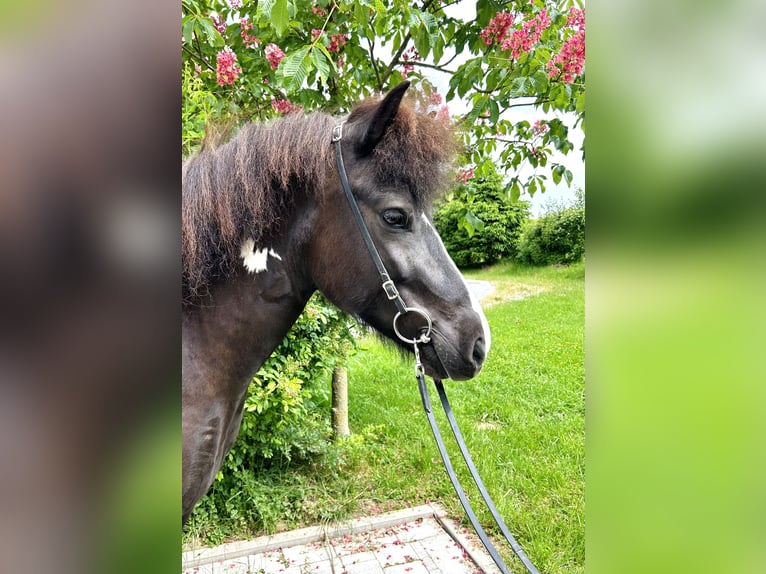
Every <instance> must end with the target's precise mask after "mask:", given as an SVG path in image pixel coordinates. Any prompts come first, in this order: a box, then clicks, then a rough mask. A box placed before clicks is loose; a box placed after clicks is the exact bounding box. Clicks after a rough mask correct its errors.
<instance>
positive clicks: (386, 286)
mask: <svg viewBox="0 0 766 574" xmlns="http://www.w3.org/2000/svg"><path fill="white" fill-rule="evenodd" d="M342 139H343V124H342V123H341V124H339V125H336V126H335V127H334V128H333V130H332V142H333V143H334V144H335V160H336V162H337V165H338V173H339V175H340V182H341V187H343V192H344V193H345V195H346V199H347V200H348V203H349V206H350V207H351V211H352V212H353V214H354V220H355V221H356V224H357V226H358V227H359V231H360V232H361V234H362V238H363V239H364V243H365V245H366V246H367V251H368V252H369V253H370V257H371V258H372V261H373V263H374V264H375V267H376V268H377V270H378V274H379V275H380V280H381V287H382V288H383V291H384V292H385V293H386V296H387V297H388V299H389V300H390V301H393V302H394V305H396V308H397V311H398V312H397V314H396V315H395V316H394V320H393V327H394V332H395V333H396V335H397V337H399V339H401V340H402V341H403V342H405V343H407V344H410V345H412V348H413V350H414V352H415V378H416V379H417V381H418V389H419V391H420V398H421V400H422V401H423V409H424V410H425V412H426V416H427V418H428V424H429V426H430V427H431V432H432V433H433V435H434V439H435V440H436V446H437V448H438V449H439V454H440V455H441V457H442V461H444V468H445V469H446V471H447V475H448V476H449V479H450V482H452V486H453V487H454V489H455V492H456V493H457V496H458V498H459V499H460V504H461V505H462V506H463V510H465V513H466V515H467V516H468V519H469V520H470V521H471V525H472V526H473V528H474V530H475V531H476V534H477V535H478V536H479V539H480V540H481V542H482V544H483V545H484V547H485V548H486V549H487V552H489V554H490V556H491V557H492V560H493V561H494V562H495V564H496V565H497V567H498V568H499V569H500V571H501V572H502V574H510V570H509V569H508V567H507V566H506V564H505V562H504V561H503V558H502V557H501V556H500V553H499V552H498V551H497V549H496V548H495V546H494V545H493V544H492V542H491V541H490V539H489V537H488V536H487V533H486V532H485V531H484V529H483V528H482V526H481V524H480V523H479V520H478V519H477V518H476V514H475V513H474V511H473V508H472V507H471V503H470V502H469V501H468V497H467V496H466V495H465V492H464V491H463V487H462V486H461V484H460V481H459V480H458V477H457V475H456V474H455V470H454V468H453V467H452V462H451V461H450V457H449V454H448V453H447V448H446V447H445V446H444V441H443V440H442V437H441V433H440V432H439V427H438V426H437V424H436V419H435V418H434V414H433V411H432V409H431V399H430V396H429V394H428V387H427V386H426V378H425V369H424V368H423V363H422V362H421V360H420V348H419V347H418V345H419V344H423V345H425V344H427V343H429V342H430V341H431V339H430V335H431V328H432V322H431V317H430V315H429V314H428V313H427V312H426V311H425V310H423V309H418V308H416V307H407V305H406V304H405V303H404V301H403V300H402V297H401V295H399V291H398V290H397V288H396V285H394V282H393V281H392V279H391V276H390V275H389V274H388V271H387V270H386V267H385V265H384V264H383V260H382V259H381V258H380V254H379V253H378V250H377V248H376V247H375V243H374V242H373V240H372V237H371V236H370V232H369V230H368V229H367V225H366V224H365V222H364V218H363V217H362V213H361V211H360V210H359V205H358V204H357V201H356V198H355V197H354V194H353V193H352V192H351V185H350V184H349V182H348V175H347V174H346V167H345V165H344V164H343V154H342V152H341V140H342ZM407 313H416V314H418V315H421V316H422V317H423V318H424V319H425V321H426V326H425V327H424V328H423V329H422V330H421V333H420V335H419V336H418V337H413V338H412V339H410V338H407V337H405V336H404V335H402V333H401V332H400V331H399V329H398V327H397V321H398V320H399V319H400V318H401V317H403V316H404V315H406V314H407ZM434 385H435V386H436V391H437V392H438V394H439V400H440V402H441V404H442V408H443V409H444V413H445V415H446V416H447V421H448V422H449V425H450V428H451V429H452V434H453V435H454V437H455V442H457V445H458V447H459V448H460V453H461V454H462V455H463V459H464V460H465V463H466V466H467V467H468V470H469V471H470V473H471V477H472V478H473V481H474V482H475V483H476V486H477V487H478V489H479V492H480V493H481V496H482V498H483V499H484V502H485V504H486V505H487V508H488V509H489V511H490V513H491V514H492V517H493V518H494V519H495V523H496V524H497V526H498V527H499V528H500V531H501V532H502V533H503V536H504V537H505V539H506V541H507V542H508V544H509V545H510V546H511V549H512V550H513V552H514V554H516V556H517V557H518V558H519V559H520V560H521V561H522V563H523V564H524V566H525V567H526V569H527V571H528V572H529V573H530V574H540V572H539V571H538V570H537V568H535V566H534V565H533V564H532V562H531V561H530V560H529V558H528V557H527V555H526V554H525V553H524V550H522V548H521V546H519V543H518V542H516V539H515V538H514V537H513V535H512V534H511V533H510V531H509V530H508V527H507V526H506V525H505V522H504V521H503V519H502V517H501V516H500V513H499V512H498V511H497V508H496V507H495V504H494V503H493V502H492V499H491V498H490V496H489V493H488V492H487V489H486V488H485V486H484V482H483V481H482V479H481V477H480V476H479V473H478V471H477V470H476V466H475V465H474V463H473V459H472V458H471V455H470V453H469V452H468V448H467V447H466V445H465V441H464V440H463V435H462V433H461V432H460V428H459V427H458V424H457V421H456V420H455V417H454V415H453V414H452V407H451V406H450V403H449V400H448V399H447V393H446V391H445V390H444V385H442V381H441V380H439V379H434Z"/></svg>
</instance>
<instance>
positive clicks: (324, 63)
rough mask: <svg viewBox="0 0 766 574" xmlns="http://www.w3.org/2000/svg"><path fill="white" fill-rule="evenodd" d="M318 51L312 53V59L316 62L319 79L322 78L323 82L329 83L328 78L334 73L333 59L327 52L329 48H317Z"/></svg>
mask: <svg viewBox="0 0 766 574" xmlns="http://www.w3.org/2000/svg"><path fill="white" fill-rule="evenodd" d="M317 48H319V49H318V50H317V49H314V50H312V51H311V58H312V60H313V62H314V66H315V67H316V69H317V72H319V77H320V78H322V81H323V82H326V81H327V78H329V77H330V74H332V71H333V67H334V66H333V63H332V59H331V58H330V54H329V53H328V52H327V48H325V47H324V46H317Z"/></svg>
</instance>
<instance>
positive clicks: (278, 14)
mask: <svg viewBox="0 0 766 574" xmlns="http://www.w3.org/2000/svg"><path fill="white" fill-rule="evenodd" d="M289 22H290V16H289V14H288V12H287V0H276V2H275V3H274V7H273V8H272V9H271V25H272V26H273V27H274V30H275V31H276V33H277V36H281V35H282V34H283V33H284V31H285V29H286V28H287V25H288V23H289Z"/></svg>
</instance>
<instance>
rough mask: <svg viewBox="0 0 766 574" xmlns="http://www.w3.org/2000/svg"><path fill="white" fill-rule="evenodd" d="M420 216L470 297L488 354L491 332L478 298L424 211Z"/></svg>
mask: <svg viewBox="0 0 766 574" xmlns="http://www.w3.org/2000/svg"><path fill="white" fill-rule="evenodd" d="M421 217H422V218H423V221H425V222H426V225H427V226H428V227H429V228H430V229H431V230H432V231H433V232H434V235H435V236H436V241H437V242H438V244H439V245H440V246H441V248H442V251H444V255H445V256H446V257H447V261H449V262H450V263H452V267H453V268H454V269H455V272H456V273H457V274H458V276H459V277H460V280H461V281H462V282H463V285H464V286H465V288H466V291H468V296H469V297H470V299H471V307H472V308H473V310H474V311H475V312H476V314H478V315H479V320H480V321H481V326H482V329H483V330H484V344H485V354H487V355H488V354H489V348H490V347H491V346H492V332H491V331H490V330H489V322H488V321H487V317H486V316H485V315H484V310H483V309H482V308H481V303H479V300H478V299H477V298H476V295H474V293H473V291H471V288H470V287H469V286H468V283H466V282H465V277H463V274H462V273H461V272H460V269H458V268H457V265H455V262H454V261H453V260H452V257H450V256H449V253H448V252H447V248H446V247H444V242H443V241H442V238H441V237H439V232H438V231H436V229H435V228H434V226H433V225H432V224H431V222H430V221H429V220H428V217H426V214H425V213H422V214H421Z"/></svg>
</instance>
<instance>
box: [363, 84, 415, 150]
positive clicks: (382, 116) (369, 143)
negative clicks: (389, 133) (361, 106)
mask: <svg viewBox="0 0 766 574" xmlns="http://www.w3.org/2000/svg"><path fill="white" fill-rule="evenodd" d="M409 87H410V82H409V81H406V80H405V81H404V82H402V83H400V84H398V85H397V86H396V87H395V88H393V89H392V90H391V91H390V92H388V93H387V94H386V97H385V98H383V101H382V102H380V104H379V105H378V107H377V109H376V110H375V114H374V115H373V116H372V120H371V121H370V125H369V126H367V133H366V134H365V135H364V139H363V140H362V143H361V145H360V151H361V152H362V154H363V155H367V154H369V153H371V152H372V150H373V149H375V146H376V145H378V143H380V140H382V139H383V136H384V135H385V134H386V130H387V129H388V126H389V125H391V122H392V121H393V120H394V118H395V117H396V112H397V111H399V104H401V103H402V98H403V97H404V92H406V91H407V88H409Z"/></svg>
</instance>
